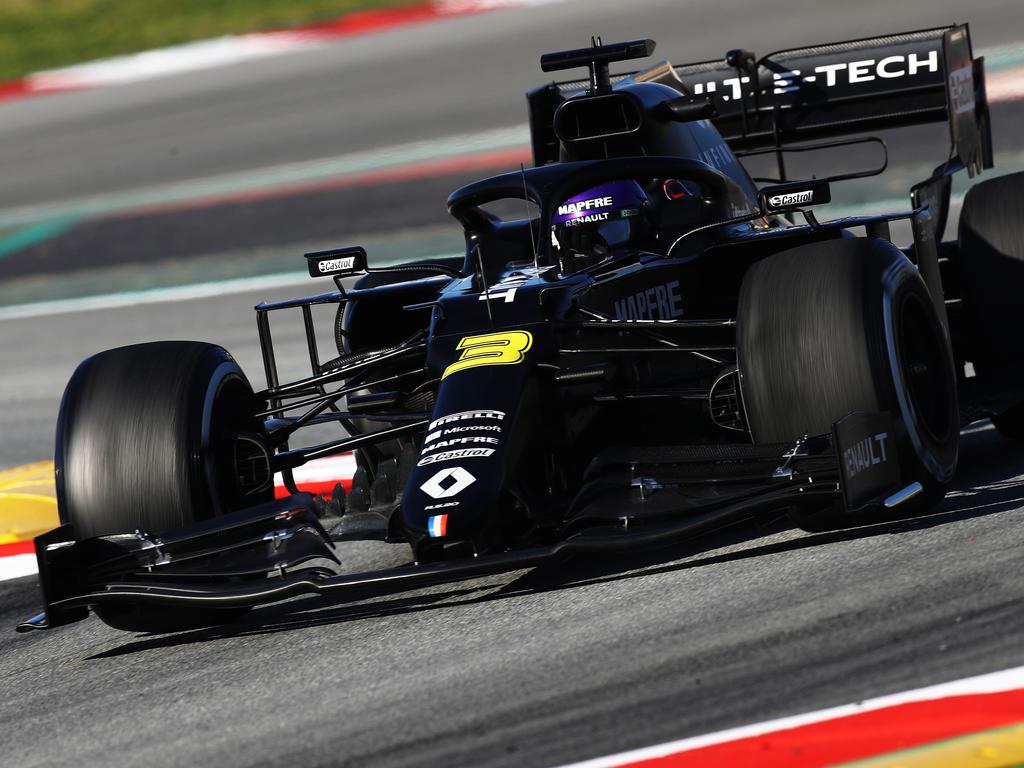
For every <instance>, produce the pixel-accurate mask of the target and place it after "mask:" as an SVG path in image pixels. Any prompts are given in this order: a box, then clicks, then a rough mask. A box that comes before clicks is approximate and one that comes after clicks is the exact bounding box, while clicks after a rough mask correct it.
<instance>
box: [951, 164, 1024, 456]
mask: <svg viewBox="0 0 1024 768" xmlns="http://www.w3.org/2000/svg"><path fill="white" fill-rule="evenodd" d="M959 240H960V258H959V264H960V271H961V274H962V275H963V290H964V312H965V315H966V319H967V326H968V331H969V334H970V339H971V341H970V348H969V350H968V354H967V358H968V359H970V360H971V361H972V362H973V363H974V369H975V371H976V373H977V376H978V377H979V379H980V380H981V381H982V382H983V383H984V385H985V386H986V389H988V390H990V391H994V392H997V393H999V395H1000V398H999V400H1000V401H1009V402H1010V403H1011V404H1012V403H1014V400H1015V397H1016V398H1017V399H1016V402H1017V403H1018V404H1020V403H1024V347H1022V346H1021V339H1022V338H1024V311H1022V309H1021V301H1020V294H1021V286H1022V285H1024V172H1021V173H1011V174H1009V175H1006V176H1000V177H998V178H995V179H989V180H988V181H983V182H981V183H979V184H976V185H974V186H973V187H971V188H970V189H969V190H968V191H967V195H966V197H965V198H964V205H963V209H962V211H961V213H960V232H959ZM992 423H993V424H995V425H996V428H997V429H998V430H999V431H1000V432H1001V433H1003V435H1005V436H1006V437H1009V438H1012V439H1015V440H1022V439H1024V406H1022V405H1011V407H1010V408H1008V409H1007V410H1005V411H1003V412H1002V413H998V414H995V415H994V416H993V418H992Z"/></svg>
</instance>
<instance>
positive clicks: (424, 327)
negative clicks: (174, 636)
mask: <svg viewBox="0 0 1024 768" xmlns="http://www.w3.org/2000/svg"><path fill="white" fill-rule="evenodd" d="M652 51H653V43H651V42H650V41H638V42H635V43H628V44H618V45H611V46H600V47H594V48H590V49H583V50H580V51H568V52H564V53H560V54H552V55H549V56H546V57H545V58H544V60H543V61H542V65H543V66H544V68H545V69H546V70H559V69H566V68H571V67H577V66H587V67H589V69H590V78H589V82H576V83H573V82H570V83H562V84H552V85H547V86H544V87H542V88H539V89H536V90H534V91H532V92H531V93H530V94H529V95H528V101H529V107H530V125H531V131H532V140H533V150H534V155H535V161H536V165H535V167H533V168H529V169H522V170H517V171H513V172H510V173H507V174H504V175H501V176H497V177H494V178H490V179H485V180H483V181H480V182H477V183H474V184H471V185H469V186H467V187H464V188H462V189H459V190H457V191H456V192H454V193H453V194H452V195H451V197H450V198H449V200H448V207H449V210H450V212H451V213H452V215H453V216H454V217H455V218H456V219H457V220H458V221H459V222H460V223H461V225H462V226H463V228H464V230H465V234H466V253H465V256H464V258H462V259H460V260H457V261H452V262H445V263H434V264H414V265H407V266H403V267H392V268H388V269H379V270H376V269H372V268H367V265H366V255H365V253H364V252H363V251H362V249H359V248H343V249H338V250H337V251H329V252H323V253H318V254H310V255H309V256H308V257H307V258H308V261H309V267H310V274H311V275H314V276H320V277H332V278H333V279H334V280H335V282H336V290H332V291H330V292H328V293H324V294H321V295H318V296H313V297H308V298H302V299H295V300H292V301H286V302H279V303H274V304H262V305H260V306H258V307H257V308H256V312H257V324H258V329H259V334H260V341H261V345H262V349H263V358H264V362H265V367H266V377H267V382H268V386H267V389H266V390H264V391H262V392H258V393H256V400H257V401H258V402H260V403H262V409H261V411H260V414H259V415H260V416H261V417H263V418H265V420H266V432H265V435H264V436H263V439H264V442H263V446H262V450H260V451H255V452H253V451H249V452H247V453H246V454H245V462H248V463H247V464H246V466H245V467H242V466H240V467H239V472H240V473H244V474H245V475H246V476H247V477H250V478H262V479H261V480H259V481H258V482H263V481H267V482H269V480H268V478H270V477H272V475H273V473H275V472H280V473H282V474H283V476H284V480H285V484H286V485H287V486H288V488H289V489H290V490H291V491H292V495H291V496H289V497H287V498H284V499H280V500H277V501H267V502H265V503H263V504H260V505H258V506H256V507H251V508H248V509H243V510H237V511H234V512H231V513H229V514H226V515H222V516H218V517H213V518H210V519H207V520H205V521H204V522H202V523H201V524H197V525H195V526H191V527H189V528H187V529H182V530H180V531H174V532H171V533H169V534H165V535H163V536H161V537H160V538H154V537H152V536H150V535H148V534H147V533H146V532H144V531H137V532H126V533H125V534H124V535H121V536H117V537H102V538H98V539H90V540H86V541H76V539H75V533H74V530H73V528H72V526H70V525H64V526H62V527H61V528H58V529H57V530H55V531H53V532H51V533H48V534H46V535H44V536H41V537H39V538H38V539H37V553H38V558H39V564H40V578H41V583H42V588H43V594H44V599H45V603H46V609H45V613H43V614H40V616H38V617H36V618H35V619H33V620H31V621H29V622H26V624H24V625H23V628H26V629H28V628H41V627H46V626H55V625H59V624H64V623H68V622H70V621H74V620H77V619H80V618H83V617H84V616H85V615H87V613H88V609H89V608H90V607H92V608H97V607H99V608H101V609H102V607H103V606H106V605H118V604H150V603H154V604H172V605H174V604H185V605H197V606H207V607H215V608H221V607H229V606H248V605H255V604H258V603H264V602H270V601H273V600H278V599H283V598H285V597H288V596H291V595H295V594H300V593H326V592H331V591H334V592H340V593H343V594H344V595H346V596H349V597H351V598H352V599H362V598H365V597H368V596H372V595H375V594H380V593H384V592H390V591H395V590H400V589H412V588H416V587H421V586H426V585H430V584H434V583H438V582H444V581H451V580H455V579H459V578H469V577H472V576H476V575H479V574H482V573H494V572H500V571H509V570H514V569H519V568H524V567H529V566H532V565H538V564H541V563H544V562H550V561H553V560H556V559H558V558H562V557H564V556H566V555H569V554H575V553H582V552H603V551H610V550H615V549H620V548H628V547H637V546H645V545H650V544H655V543H660V542H664V541H668V540H672V539H676V538H680V537H688V536H695V535H697V534H701V533H704V532H707V531H709V530H712V529H716V528H720V527H722V526H725V525H729V524H732V523H735V522H739V521H741V520H743V519H747V518H750V517H752V516H755V515H757V514H760V513H765V512H776V513H777V512H779V511H780V510H784V509H792V508H801V507H809V508H813V507H822V506H828V505H841V506H842V507H843V508H844V509H845V510H846V511H847V512H848V513H849V514H851V515H854V516H856V515H857V514H860V513H864V512H865V511H870V510H873V509H878V508H883V507H891V506H897V505H899V504H900V503H901V502H902V501H903V500H904V499H905V498H910V497H911V496H913V495H914V493H915V492H916V490H919V486H918V489H915V488H914V482H913V480H914V478H912V477H905V476H903V474H902V473H901V468H900V466H899V465H898V463H897V462H896V461H895V460H889V461H883V462H881V463H878V462H876V464H878V466H876V467H873V468H872V469H871V471H870V472H866V473H859V474H857V476H856V477H853V476H851V475H850V474H849V473H847V472H844V470H843V467H842V466H841V462H840V461H839V459H838V456H839V455H841V454H842V453H843V452H844V451H845V450H847V449H851V448H855V447H856V446H859V445H861V444H863V443H864V441H865V440H868V439H870V438H871V437H872V436H874V435H878V434H885V432H886V430H887V429H891V425H890V423H889V416H888V415H887V414H885V413H855V414H849V415H845V416H844V415H843V414H837V416H843V418H839V419H838V421H837V422H836V423H835V425H834V426H833V429H832V431H831V432H830V433H828V434H820V435H806V436H803V437H802V438H800V439H797V440H795V441H794V442H791V443H779V444H763V443H755V442H754V441H753V440H752V439H751V435H750V433H749V431H748V429H747V425H746V422H745V414H744V406H743V401H742V393H741V389H740V384H739V378H738V373H737V355H736V338H735V336H736V322H737V320H736V306H737V296H738V294H739V290H740V285H741V283H742V280H743V277H744V275H745V273H746V271H747V269H748V268H749V267H750V265H752V264H754V263H756V262H758V261H759V260H761V259H764V258H766V257H767V256H769V255H771V254H773V253H777V252H779V251H782V250H785V249H787V248H792V247H793V246H794V245H798V244H802V243H808V242H816V241H827V240H830V239H835V238H845V237H852V236H854V235H855V234H856V233H858V232H859V231H861V230H863V232H864V233H866V234H868V235H870V236H873V237H887V235H888V231H889V224H890V222H892V221H895V220H899V219H906V220H909V221H910V222H911V225H912V229H913V233H914V243H913V245H912V246H910V247H909V248H907V249H906V254H907V256H908V257H909V258H910V260H911V261H913V262H914V263H915V264H916V265H917V267H918V269H919V270H920V272H921V274H922V276H923V277H924V278H925V282H926V284H927V285H928V288H929V291H930V293H931V296H932V299H933V301H934V302H935V306H936V308H937V310H938V311H939V313H940V317H941V318H942V319H943V322H948V324H949V332H950V338H951V340H952V344H953V353H954V357H955V359H956V361H957V362H958V369H961V370H962V367H963V365H962V364H963V362H964V361H967V360H970V359H971V355H970V349H969V337H968V334H967V332H966V331H964V330H963V329H962V328H961V327H960V326H959V325H958V318H957V315H956V314H955V312H947V305H948V306H954V305H955V303H956V293H957V286H956V281H955V279H953V278H952V277H951V276H950V275H948V274H946V275H944V274H943V273H942V269H943V268H942V267H940V258H939V256H940V249H941V248H943V247H951V246H945V245H942V246H940V245H938V244H937V242H936V239H937V238H936V237H935V233H936V232H939V233H941V231H942V227H943V225H944V222H945V218H946V214H947V209H948V205H949V176H950V174H952V173H953V172H955V171H957V170H959V169H961V168H966V169H967V170H968V171H969V173H971V174H972V175H973V174H974V173H975V172H977V171H980V170H981V169H982V168H984V167H989V166H991V142H990V139H989V134H988V123H987V120H988V116H987V110H986V106H985V97H984V79H983V76H984V73H983V67H982V62H981V61H980V60H976V59H973V58H972V55H971V51H970V42H969V37H968V35H967V29H966V27H951V28H943V29H937V30H926V31H921V32H914V33H908V34H902V35H893V36H888V37H884V38H874V39H871V40H862V41H852V42H847V43H840V44H833V45H829V46H821V47H813V48H805V49H799V50H794V51H787V52H781V53H778V54H772V55H770V56H766V57H763V58H761V59H757V58H756V57H755V56H754V55H753V54H751V53H749V52H747V51H742V50H739V51H731V52H729V54H728V55H727V56H726V57H725V58H724V59H722V60H719V61H713V62H707V63H701V64H694V65H685V66H681V67H679V66H676V67H673V66H672V65H669V64H667V63H664V64H660V65H655V66H653V67H650V68H648V69H646V70H643V71H641V72H637V73H632V74H630V75H619V76H616V77H614V78H613V77H611V76H609V73H608V65H609V63H610V62H614V61H620V60H625V59H630V58H637V57H639V56H646V55H650V53H651V52H652ZM865 62H869V63H865ZM812 72H817V75H814V76H811V75H810V73H812ZM801 73H802V74H801ZM938 120H942V121H948V122H949V125H950V131H951V143H952V150H951V153H950V159H949V160H947V161H946V162H944V163H942V164H941V165H940V166H939V167H938V168H937V169H936V171H935V174H934V175H933V177H931V178H930V179H927V180H925V181H924V182H922V184H920V185H918V186H917V187H915V189H914V191H913V200H912V207H911V209H910V210H908V211H906V212H900V213H894V214H892V215H887V216H874V217H864V218H856V219H842V220H838V221H831V222H818V221H817V219H816V218H815V217H814V216H813V214H812V213H811V212H810V211H809V210H805V209H806V208H807V207H808V206H810V205H813V204H816V203H819V202H826V201H827V200H828V193H829V183H835V182H837V181H841V180H842V179H844V178H849V177H851V176H857V175H866V174H863V173H862V174H848V175H846V176H843V177H833V178H831V179H826V180H816V181H813V182H812V181H792V180H787V179H786V166H785V161H784V158H785V153H786V152H787V151H791V150H794V151H800V150H801V149H803V148H804V147H806V144H800V145H798V146H795V147H794V146H791V145H792V144H793V143H794V142H804V141H806V140H811V139H814V140H819V141H824V142H825V144H824V145H817V146H828V145H829V143H831V144H836V145H839V144H843V143H846V142H847V141H848V140H847V139H843V138H841V137H844V136H847V135H850V134H861V133H863V132H864V131H867V130H875V129H883V128H891V127H899V126H904V125H913V124H916V123H921V122H931V121H938ZM856 141H868V142H870V141H877V140H873V139H870V138H867V139H857V140H856ZM765 152H768V153H770V154H773V155H776V156H777V159H778V169H779V178H778V179H776V182H775V183H774V184H773V185H771V186H769V187H762V188H761V189H760V190H759V189H758V187H757V185H756V184H755V182H754V181H753V180H752V179H751V178H750V176H749V175H748V173H747V171H746V170H745V169H744V167H743V165H742V164H741V162H740V160H739V159H738V158H739V157H742V156H743V155H744V154H745V153H746V154H757V153H765ZM882 168H884V164H883V166H882ZM880 170H881V168H878V169H873V170H872V171H870V172H867V173H875V172H878V171H880ZM613 179H634V180H638V181H640V182H642V183H644V184H648V185H649V184H655V183H660V182H661V181H663V180H666V179H676V180H684V181H685V182H686V183H687V184H690V185H693V186H695V187H697V188H699V189H700V190H701V194H700V198H701V199H702V200H703V201H705V203H704V207H703V208H702V209H701V210H700V211H699V212H698V214H697V215H696V217H695V216H694V214H693V212H692V211H688V212H686V213H685V214H680V215H677V213H676V212H675V211H674V210H672V208H671V206H670V205H669V204H664V205H663V207H662V210H660V211H659V212H658V216H659V218H658V222H659V227H658V232H657V245H656V247H653V248H652V249H651V250H649V251H636V252H631V253H628V254H620V255H617V256H616V257H615V258H612V259H610V260H605V261H603V262H601V263H599V264H585V263H576V262H574V261H573V260H571V259H566V258H565V257H564V256H563V255H562V254H560V253H559V252H557V251H556V250H555V249H554V248H553V246H552V244H551V241H550V236H549V234H548V233H549V232H550V230H551V220H552V217H553V215H554V211H555V207H556V206H557V205H558V204H559V203H560V202H562V201H564V200H566V199H568V198H570V197H571V196H572V195H574V194H576V193H579V192H582V191H583V190H586V189H588V188H590V187H593V186H594V185H596V184H598V183H602V182H605V181H608V180H613ZM794 193H798V194H796V197H790V195H792V194H794ZM510 199H511V200H514V201H517V202H516V205H523V206H532V208H531V210H533V211H534V214H532V215H530V216H528V217H526V218H523V219H514V220H502V219H500V218H498V217H497V216H495V215H494V214H493V213H490V212H488V207H489V206H491V205H492V204H495V203H497V202H498V201H502V200H510ZM792 200H796V201H797V202H796V203H794V202H790V201H792ZM796 211H801V212H803V214H804V216H805V219H806V223H804V224H799V225H798V224H796V223H794V218H795V217H794V213H795V212H796ZM320 304H332V305H338V306H339V314H338V329H337V331H338V333H337V336H338V346H339V352H340V357H338V358H336V359H333V360H330V361H322V360H321V350H320V349H318V347H317V342H316V335H315V328H314V324H313V312H312V309H313V308H314V307H315V306H317V305H320ZM289 310H291V311H297V312H299V313H301V315H302V321H303V323H304V325H305V330H306V335H307V340H308V351H309V360H310V366H311V372H310V375H309V376H308V377H306V378H303V379H301V380H297V381H291V382H282V381H280V380H279V374H278V368H277V364H276V361H275V350H274V344H273V341H272V337H271V322H270V318H271V316H272V315H276V314H278V313H280V312H284V311H289ZM947 318H948V319H947ZM382 319H384V322H383V323H382V322H381V320H382ZM807 375H808V376H814V371H807ZM960 383H961V385H962V386H961V392H960V405H961V410H962V413H963V415H962V421H964V422H967V421H970V420H972V419H974V418H978V417H979V416H982V415H984V414H985V413H986V412H988V411H989V410H990V409H991V407H992V406H991V404H992V403H993V402H997V401H999V399H1000V398H1010V397H1013V396H1014V394H1015V393H1000V392H993V391H986V392H973V391H972V390H971V389H970V386H969V384H968V382H966V381H961V382H960ZM1018 399H1019V398H1018ZM329 422H333V423H337V424H339V425H340V427H342V431H341V433H340V435H339V437H338V438H337V439H336V440H333V441H330V442H327V443H323V444H318V445H313V446H305V447H294V448H293V447H291V443H293V442H295V440H296V435H297V434H299V433H301V430H302V429H303V428H304V427H306V426H309V425H312V424H323V423H329ZM250 437H251V436H250ZM355 449H359V450H361V451H363V453H362V454H361V457H362V464H363V469H362V471H363V472H364V473H367V476H368V480H369V481H370V482H371V483H372V482H373V481H374V480H375V478H374V475H375V474H379V472H380V471H381V470H380V469H379V465H378V464H377V462H376V461H371V459H374V460H379V459H386V458H387V457H392V458H393V459H394V464H395V465H397V466H398V467H399V476H400V478H401V480H402V484H401V485H402V487H401V488H400V489H399V492H398V493H397V494H391V495H390V496H388V495H387V494H377V495H375V496H374V497H373V498H371V499H370V500H369V502H370V503H366V501H365V500H364V502H363V503H350V505H349V508H348V509H347V510H346V511H345V513H344V514H343V515H342V516H341V521H340V523H338V524H337V526H336V527H335V528H334V530H333V532H329V531H328V530H325V528H324V527H323V526H322V524H321V520H320V518H319V517H318V510H317V507H316V505H315V504H314V500H313V498H312V497H311V496H310V495H309V494H305V493H301V492H299V491H298V488H297V487H296V485H295V482H294V479H293V477H292V473H291V470H293V469H294V468H296V467H298V466H301V465H302V464H304V463H306V462H308V461H311V460H313V459H316V458H320V457H323V456H328V455H332V454H337V453H341V452H345V451H350V450H355ZM380 479H381V478H380V477H377V478H376V480H378V481H379V480H380ZM253 482H257V481H256V480H253ZM332 533H333V536H332V535H331V534H332ZM332 538H334V539H346V538H380V539H382V540H386V541H393V542H408V544H409V545H411V547H412V551H413V554H414V559H415V562H414V563H413V564H410V565H409V566H406V567H403V568H399V569H394V570H390V571H386V572H379V573H362V574H351V575H338V574H337V572H336V571H335V570H333V569H331V568H330V567H329V566H330V562H329V561H331V560H335V561H336V558H335V555H334V549H333V544H332Z"/></svg>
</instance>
